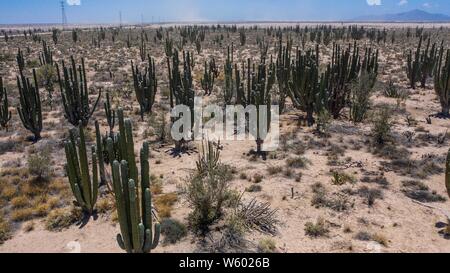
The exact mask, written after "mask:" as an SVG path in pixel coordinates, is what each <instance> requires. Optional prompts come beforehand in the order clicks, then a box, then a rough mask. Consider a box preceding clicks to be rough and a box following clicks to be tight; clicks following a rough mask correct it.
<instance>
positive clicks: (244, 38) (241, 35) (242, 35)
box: [239, 28, 247, 46]
mask: <svg viewBox="0 0 450 273" xmlns="http://www.w3.org/2000/svg"><path fill="white" fill-rule="evenodd" d="M239 41H240V42H241V46H245V43H246V41H247V35H246V34H245V28H241V30H240V31H239Z"/></svg>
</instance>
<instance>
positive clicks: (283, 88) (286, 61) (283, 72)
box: [276, 37, 292, 113]
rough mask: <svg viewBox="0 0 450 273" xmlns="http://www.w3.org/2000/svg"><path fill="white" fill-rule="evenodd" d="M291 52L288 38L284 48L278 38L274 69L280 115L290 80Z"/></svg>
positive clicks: (290, 43)
mask: <svg viewBox="0 0 450 273" xmlns="http://www.w3.org/2000/svg"><path fill="white" fill-rule="evenodd" d="M291 50H292V40H291V39H289V38H288V40H287V44H286V46H283V40H282V37H280V41H279V45H278V58H277V62H276V67H277V82H278V90H279V94H278V97H279V100H278V105H279V106H280V112H281V113H282V112H283V111H284V108H285V105H286V98H287V97H288V95H289V84H290V80H291Z"/></svg>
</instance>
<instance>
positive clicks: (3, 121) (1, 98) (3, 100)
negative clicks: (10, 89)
mask: <svg viewBox="0 0 450 273" xmlns="http://www.w3.org/2000/svg"><path fill="white" fill-rule="evenodd" d="M10 120H11V111H9V104H8V93H7V91H6V88H5V87H3V79H2V77H0V127H1V128H5V129H6V131H8V122H9V121H10Z"/></svg>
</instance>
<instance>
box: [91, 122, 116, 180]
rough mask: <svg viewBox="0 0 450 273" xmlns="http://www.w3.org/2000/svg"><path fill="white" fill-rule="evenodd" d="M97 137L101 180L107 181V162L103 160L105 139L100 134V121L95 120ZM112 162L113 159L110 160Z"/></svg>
mask: <svg viewBox="0 0 450 273" xmlns="http://www.w3.org/2000/svg"><path fill="white" fill-rule="evenodd" d="M95 139H96V144H97V146H96V154H97V155H98V157H97V160H98V165H99V169H100V181H101V182H102V183H105V182H106V176H105V162H104V160H103V141H102V136H101V134H100V124H99V123H98V121H95ZM110 162H112V161H110Z"/></svg>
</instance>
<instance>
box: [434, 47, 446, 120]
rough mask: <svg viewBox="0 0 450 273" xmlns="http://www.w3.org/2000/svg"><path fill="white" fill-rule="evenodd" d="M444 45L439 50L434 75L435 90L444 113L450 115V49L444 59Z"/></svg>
mask: <svg viewBox="0 0 450 273" xmlns="http://www.w3.org/2000/svg"><path fill="white" fill-rule="evenodd" d="M444 55H445V52H444V47H443V46H441V50H440V51H439V61H438V64H437V67H436V72H435V75H434V90H435V91H436V94H437V96H438V97H439V101H440V103H441V106H442V113H441V114H442V115H443V116H446V117H448V116H449V114H450V113H449V110H450V49H448V50H447V54H446V57H445V60H444Z"/></svg>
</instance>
